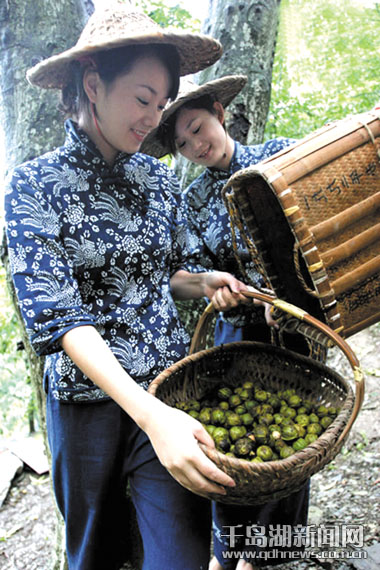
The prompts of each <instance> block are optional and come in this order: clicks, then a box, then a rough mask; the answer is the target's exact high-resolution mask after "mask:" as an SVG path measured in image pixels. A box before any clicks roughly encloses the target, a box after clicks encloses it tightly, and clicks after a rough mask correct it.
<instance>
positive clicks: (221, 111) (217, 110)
mask: <svg viewBox="0 0 380 570" xmlns="http://www.w3.org/2000/svg"><path fill="white" fill-rule="evenodd" d="M213 107H214V109H215V113H216V116H217V117H218V120H219V122H220V124H221V125H223V123H224V107H223V105H222V104H221V103H219V101H215V103H214V104H213Z"/></svg>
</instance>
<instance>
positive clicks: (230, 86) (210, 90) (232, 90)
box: [140, 75, 247, 158]
mask: <svg viewBox="0 0 380 570" xmlns="http://www.w3.org/2000/svg"><path fill="white" fill-rule="evenodd" d="M246 83H247V77H246V76H245V75H226V76H225V77H221V78H220V79H214V80H213V81H208V82H207V83H204V84H203V85H197V84H196V83H193V82H192V81H190V80H189V79H188V78H186V77H185V78H183V79H181V82H180V87H179V95H178V97H177V99H176V100H175V101H173V103H170V104H169V105H168V106H167V108H166V109H165V111H164V112H163V114H162V118H161V122H160V124H159V126H158V127H157V129H155V130H154V131H152V132H151V133H150V134H149V135H148V136H147V137H146V139H145V140H144V142H143V144H142V146H141V150H140V152H143V153H145V154H149V155H151V156H155V157H157V158H161V157H162V156H165V154H168V152H169V145H168V146H166V145H165V144H163V143H162V142H161V141H160V140H159V137H158V136H157V134H158V132H159V129H160V128H162V126H163V125H164V124H165V122H166V121H167V120H168V119H169V118H170V117H171V116H172V115H173V113H175V112H176V111H177V110H178V109H179V108H180V107H182V105H184V104H185V103H187V102H188V101H191V100H193V99H198V98H199V97H202V96H204V95H210V96H212V97H214V98H215V99H216V100H217V101H219V103H221V104H222V105H223V107H224V108H226V107H227V105H229V104H230V103H231V101H232V100H233V99H234V98H235V97H236V95H237V94H238V93H240V91H241V90H242V89H243V87H244V86H245V84H246Z"/></svg>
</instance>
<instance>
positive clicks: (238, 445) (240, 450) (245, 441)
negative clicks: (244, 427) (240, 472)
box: [235, 437, 253, 457]
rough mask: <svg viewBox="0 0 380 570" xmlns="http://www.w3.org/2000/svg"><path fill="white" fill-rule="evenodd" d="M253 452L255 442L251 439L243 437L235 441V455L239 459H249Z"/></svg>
mask: <svg viewBox="0 0 380 570" xmlns="http://www.w3.org/2000/svg"><path fill="white" fill-rule="evenodd" d="M252 451H253V442H252V440H251V439H250V438H249V437H242V438H241V439H238V440H237V441H235V454H236V455H237V456H238V457H247V456H248V455H249V454H250V453H251V452H252Z"/></svg>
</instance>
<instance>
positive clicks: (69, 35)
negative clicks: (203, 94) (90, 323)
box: [0, 0, 92, 570]
mask: <svg viewBox="0 0 380 570" xmlns="http://www.w3.org/2000/svg"><path fill="white" fill-rule="evenodd" d="M88 9H90V10H91V11H92V3H91V2H90V1H89V0H83V1H82V0H70V1H68V0H60V1H59V0H34V1H33V2H32V3H31V2H30V1H29V0H2V2H1V5H0V38H1V39H0V42H1V44H0V45H1V52H0V53H1V57H0V97H1V105H0V112H1V123H2V126H3V129H4V138H5V145H4V146H5V166H6V170H10V169H11V168H13V167H14V166H15V165H17V164H20V163H21V162H24V161H25V160H28V159H31V158H33V157H35V156H38V155H40V154H42V153H43V152H46V151H47V150H50V149H52V148H54V147H56V146H58V145H60V144H61V143H62V142H63V136H64V133H63V129H62V117H61V116H60V113H59V111H58V97H57V93H56V91H49V90H42V89H38V88H34V87H32V86H31V85H29V84H28V82H27V81H26V78H25V73H26V70H27V69H28V68H30V67H32V66H33V65H34V64H35V63H37V62H38V61H40V60H42V59H44V58H46V57H49V56H50V55H52V54H54V53H58V52H59V51H62V50H64V49H66V48H68V47H70V46H71V45H73V44H74V43H75V42H76V41H77V38H78V36H79V34H80V31H81V29H82V28H83V24H84V22H85V21H86V19H87V17H88V12H87V10H88ZM2 261H3V263H4V265H5V268H6V273H7V285H8V289H9V293H10V297H11V300H12V304H13V306H14V309H15V312H16V315H17V317H18V320H19V322H20V327H21V331H22V332H21V334H22V341H23V344H24V347H25V351H26V355H27V361H28V367H29V370H30V377H31V381H32V386H33V390H34V393H35V398H36V402H37V410H38V415H39V424H40V426H41V430H42V433H43V435H44V440H45V447H46V451H47V455H48V457H49V448H48V445H47V440H46V421H45V394H44V391H43V389H42V378H43V367H44V359H43V358H39V357H37V356H36V354H35V352H34V351H33V349H32V348H31V346H30V344H29V341H28V337H27V334H26V331H25V327H24V324H23V321H22V318H21V314H20V311H19V309H18V304H17V299H16V295H15V291H14V287H13V283H12V279H11V276H10V272H9V266H8V256H7V251H6V246H5V241H4V242H3V251H2ZM56 514H57V524H56V542H55V545H54V546H53V557H54V560H53V562H52V567H53V568H54V570H58V569H61V570H63V569H64V568H66V567H67V565H66V561H65V554H64V546H63V523H62V519H61V516H60V513H59V512H58V509H57V510H56Z"/></svg>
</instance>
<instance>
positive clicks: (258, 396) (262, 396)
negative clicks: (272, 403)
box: [255, 390, 268, 402]
mask: <svg viewBox="0 0 380 570" xmlns="http://www.w3.org/2000/svg"><path fill="white" fill-rule="evenodd" d="M267 399H268V392H267V391H266V390H255V400H257V401H258V402H266V401H267Z"/></svg>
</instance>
